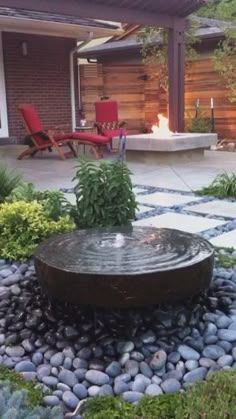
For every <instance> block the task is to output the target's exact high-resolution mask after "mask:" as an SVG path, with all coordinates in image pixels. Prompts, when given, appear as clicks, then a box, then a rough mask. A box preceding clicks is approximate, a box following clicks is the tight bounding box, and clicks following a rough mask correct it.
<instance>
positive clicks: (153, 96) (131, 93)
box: [80, 57, 236, 138]
mask: <svg viewBox="0 0 236 419" xmlns="http://www.w3.org/2000/svg"><path fill="white" fill-rule="evenodd" d="M156 71H157V68H156V67H154V66H147V65H144V64H142V63H140V64H121V65H112V64H85V65H81V66H80V77H81V98H82V104H83V110H84V112H85V115H86V119H87V120H88V122H89V123H92V122H94V120H95V109H94V102H95V101H96V100H98V99H99V98H100V97H101V96H109V97H111V98H112V99H115V100H117V101H118V103H119V118H120V120H126V121H127V123H128V129H129V132H130V133H135V132H142V131H143V130H144V129H145V127H146V126H150V125H152V123H154V122H156V120H157V114H158V113H159V112H161V113H164V114H167V95H166V93H165V92H163V91H160V90H158V88H157V82H156V81H155V72H156ZM211 98H214V107H215V127H216V131H217V132H218V134H219V137H220V138H236V104H232V103H230V101H229V100H228V91H227V89H226V87H225V84H224V82H223V80H222V78H221V76H220V75H219V74H218V73H217V72H216V71H215V70H214V64H213V62H212V60H211V58H209V57H207V58H200V59H198V60H197V61H195V62H194V64H192V65H191V66H190V67H189V68H188V71H187V74H186V82H185V110H186V124H188V123H189V120H188V118H189V116H194V115H195V103H196V101H197V99H199V100H200V107H201V109H202V110H203V111H204V113H205V115H206V116H209V117H210V100H211Z"/></svg>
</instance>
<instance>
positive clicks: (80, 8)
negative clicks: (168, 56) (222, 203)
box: [0, 0, 183, 28]
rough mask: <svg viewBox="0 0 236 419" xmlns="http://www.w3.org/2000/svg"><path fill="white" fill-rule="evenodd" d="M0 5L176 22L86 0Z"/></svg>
mask: <svg viewBox="0 0 236 419" xmlns="http://www.w3.org/2000/svg"><path fill="white" fill-rule="evenodd" d="M144 1H145V0H144ZM0 6H2V7H14V8H22V9H28V10H33V11H39V12H48V13H55V14H62V15H71V16H75V17H86V18H90V19H101V20H111V21H115V22H128V23H134V24H140V23H141V24H143V25H157V26H160V27H162V28H172V27H173V26H174V25H175V23H176V17H175V16H169V15H163V14H155V13H151V12H148V11H146V10H145V11H142V10H135V9H129V8H126V7H123V8H122V7H117V6H115V7H114V6H112V7H111V6H108V5H104V4H95V3H93V4H92V5H91V3H90V2H89V1H86V0H37V1H36V0H0ZM177 20H182V21H183V19H182V18H177Z"/></svg>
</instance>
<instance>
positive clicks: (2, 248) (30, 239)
mask: <svg viewBox="0 0 236 419" xmlns="http://www.w3.org/2000/svg"><path fill="white" fill-rule="evenodd" d="M73 228H74V223H73V222H72V221H71V219H70V218H69V216H64V217H59V219H58V220H57V221H54V220H51V219H50V218H49V214H48V213H47V211H45V208H44V207H43V205H42V204H40V203H39V202H36V201H32V202H25V201H16V202H12V203H4V204H2V205H1V206H0V255H1V257H3V258H6V259H13V260H24V259H26V258H28V257H29V256H31V255H32V254H33V252H34V250H35V248H36V246H37V245H38V243H40V241H41V240H43V239H44V238H46V237H48V236H50V235H51V234H54V233H60V232H64V231H70V230H72V229H73Z"/></svg>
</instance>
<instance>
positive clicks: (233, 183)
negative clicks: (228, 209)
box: [196, 173, 236, 198]
mask: <svg viewBox="0 0 236 419" xmlns="http://www.w3.org/2000/svg"><path fill="white" fill-rule="evenodd" d="M196 193H197V194H198V195H212V196H217V197H219V198H227V197H236V173H231V174H228V173H221V174H219V175H218V176H217V177H216V178H215V179H214V180H213V182H212V183H211V184H210V185H209V186H206V187H204V188H202V189H200V190H198V191H196Z"/></svg>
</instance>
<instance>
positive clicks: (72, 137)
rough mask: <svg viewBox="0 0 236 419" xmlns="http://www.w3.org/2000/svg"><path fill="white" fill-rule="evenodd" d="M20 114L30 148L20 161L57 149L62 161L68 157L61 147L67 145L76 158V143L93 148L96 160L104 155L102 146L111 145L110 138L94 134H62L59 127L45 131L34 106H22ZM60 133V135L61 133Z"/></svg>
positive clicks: (20, 156) (24, 152)
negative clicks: (41, 152)
mask: <svg viewBox="0 0 236 419" xmlns="http://www.w3.org/2000/svg"><path fill="white" fill-rule="evenodd" d="M18 109H19V112H20V115H21V117H22V120H23V123H24V125H25V128H26V130H27V132H28V135H27V139H28V145H29V147H28V148H27V149H26V150H24V151H23V152H22V153H21V154H20V155H19V156H18V160H21V159H23V158H24V157H26V156H34V154H36V153H37V152H38V151H40V150H46V149H51V147H55V149H56V150H57V152H58V154H59V156H60V157H61V159H62V160H65V158H66V155H65V153H64V152H63V150H62V148H61V147H60V146H61V145H67V146H68V147H69V149H70V151H71V152H72V153H73V155H74V156H77V152H76V151H75V149H74V143H75V142H76V143H77V144H84V145H89V146H91V147H92V149H93V151H94V153H95V156H96V158H99V157H101V155H102V151H101V150H102V145H104V144H108V143H109V141H110V140H109V138H108V137H106V136H104V135H99V134H96V133H93V132H86V133H84V132H66V133H64V132H62V131H61V130H59V129H58V127H55V128H52V129H45V128H44V127H43V125H42V123H41V121H40V118H39V115H38V113H37V111H36V109H35V107H34V106H33V105H30V104H21V105H20V106H19V108H18ZM59 131H60V133H59Z"/></svg>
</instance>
